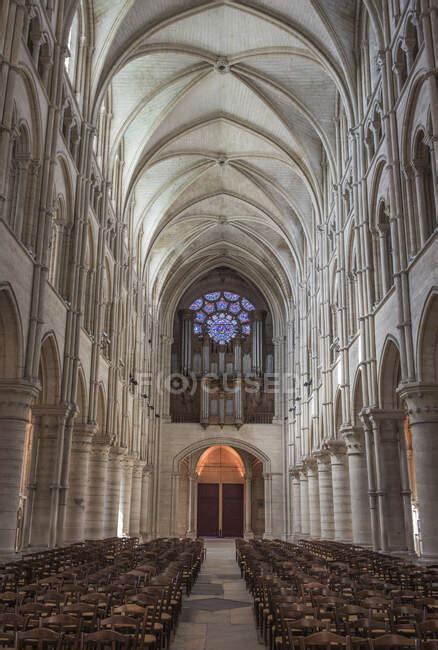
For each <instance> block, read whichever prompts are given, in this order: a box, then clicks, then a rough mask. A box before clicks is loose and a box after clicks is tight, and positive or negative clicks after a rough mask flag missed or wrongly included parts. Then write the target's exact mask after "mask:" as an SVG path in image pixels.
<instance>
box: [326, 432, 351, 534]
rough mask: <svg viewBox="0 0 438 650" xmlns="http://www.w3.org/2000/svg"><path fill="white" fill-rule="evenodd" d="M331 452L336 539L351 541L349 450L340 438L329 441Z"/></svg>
mask: <svg viewBox="0 0 438 650" xmlns="http://www.w3.org/2000/svg"><path fill="white" fill-rule="evenodd" d="M327 448H328V449H329V451H330V453H331V457H330V460H331V467H332V487H333V518H334V539H335V540H337V541H340V542H351V540H352V528H351V501H350V479H349V475H348V462H347V450H346V447H345V445H344V443H343V442H342V441H340V440H332V441H330V442H329V443H327Z"/></svg>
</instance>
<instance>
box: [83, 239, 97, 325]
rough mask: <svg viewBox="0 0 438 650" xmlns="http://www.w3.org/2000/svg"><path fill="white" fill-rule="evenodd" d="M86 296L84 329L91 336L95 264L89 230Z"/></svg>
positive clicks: (85, 262)
mask: <svg viewBox="0 0 438 650" xmlns="http://www.w3.org/2000/svg"><path fill="white" fill-rule="evenodd" d="M84 267H85V296H84V329H85V330H86V331H87V332H88V333H89V334H91V333H92V332H93V330H94V289H95V283H94V262H93V240H92V235H91V230H90V229H88V235H87V244H86V249H85V260H84Z"/></svg>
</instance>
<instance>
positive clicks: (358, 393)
mask: <svg viewBox="0 0 438 650" xmlns="http://www.w3.org/2000/svg"><path fill="white" fill-rule="evenodd" d="M363 406H364V393H363V378H362V369H361V368H359V369H358V370H357V372H356V376H355V378H354V382H353V394H352V410H351V412H352V414H353V418H352V419H353V424H354V425H355V426H358V425H360V420H359V413H360V412H361V411H362V409H363Z"/></svg>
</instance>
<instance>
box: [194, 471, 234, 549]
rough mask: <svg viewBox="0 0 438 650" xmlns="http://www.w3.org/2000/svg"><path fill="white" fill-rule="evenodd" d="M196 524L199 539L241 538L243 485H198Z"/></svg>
mask: <svg viewBox="0 0 438 650" xmlns="http://www.w3.org/2000/svg"><path fill="white" fill-rule="evenodd" d="M197 524H198V528H197V531H198V535H199V536H200V537H242V535H243V485H241V484H240V483H223V484H219V483H199V484H198V522H197Z"/></svg>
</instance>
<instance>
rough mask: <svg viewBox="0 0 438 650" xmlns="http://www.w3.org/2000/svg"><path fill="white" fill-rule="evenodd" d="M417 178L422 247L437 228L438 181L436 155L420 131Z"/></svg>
mask: <svg viewBox="0 0 438 650" xmlns="http://www.w3.org/2000/svg"><path fill="white" fill-rule="evenodd" d="M412 168H413V170H414V178H415V194H416V207H417V218H418V224H419V231H420V233H419V234H420V241H421V246H424V244H425V242H426V240H427V239H428V237H430V235H431V234H432V233H433V232H434V230H435V229H436V227H437V210H436V197H435V188H436V179H435V178H434V155H433V151H432V149H431V145H430V144H429V142H428V141H427V139H426V136H425V133H424V131H420V132H419V133H418V135H417V138H416V140H415V147H414V159H413V161H412Z"/></svg>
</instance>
